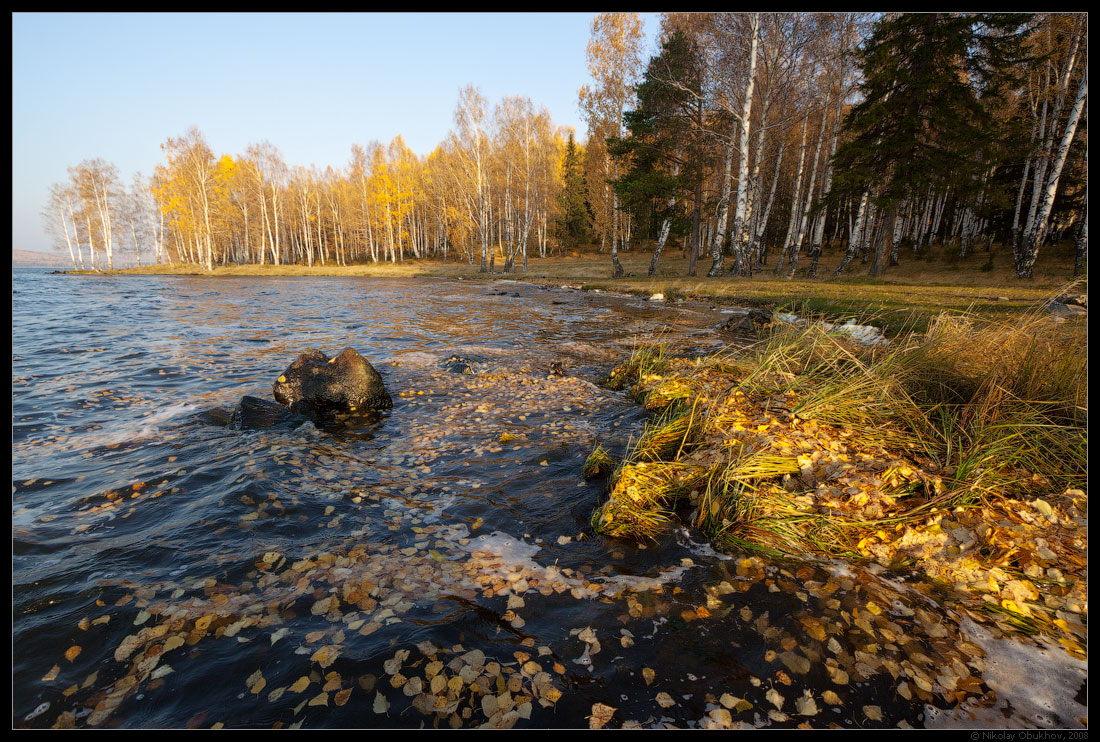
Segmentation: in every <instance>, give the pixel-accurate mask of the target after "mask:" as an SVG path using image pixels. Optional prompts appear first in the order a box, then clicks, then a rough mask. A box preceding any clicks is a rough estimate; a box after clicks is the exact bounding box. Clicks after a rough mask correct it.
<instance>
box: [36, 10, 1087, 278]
mask: <svg viewBox="0 0 1100 742" xmlns="http://www.w3.org/2000/svg"><path fill="white" fill-rule="evenodd" d="M658 38H659V41H660V49H659V50H657V52H656V54H655V55H654V56H652V57H651V58H649V59H645V58H644V57H645V53H644V51H643V46H644V39H645V37H644V34H643V29H642V24H641V21H640V19H639V17H638V16H637V14H632V13H603V14H599V15H597V16H596V17H595V18H594V20H593V22H592V28H591V37H590V41H589V43H588V47H587V51H586V61H587V64H588V70H589V79H588V80H587V81H586V82H585V84H584V85H583V86H582V87H581V88H580V90H579V91H578V105H579V107H580V110H581V112H582V116H583V120H584V121H585V122H586V125H587V131H586V132H584V136H583V137H581V136H579V135H578V133H576V132H574V131H573V130H572V129H571V128H568V127H562V126H559V125H556V124H555V123H554V121H553V120H552V119H551V116H550V113H549V111H548V110H547V109H545V108H540V107H539V106H538V105H537V104H536V103H534V102H532V100H531V99H530V98H529V97H525V96H521V95H517V96H510V97H505V98H503V99H502V100H500V101H497V102H495V103H493V102H491V101H489V100H487V99H486V98H485V96H484V95H483V94H482V93H481V92H480V90H479V89H478V88H477V87H475V86H473V85H470V86H467V87H466V88H464V89H463V90H461V91H460V93H459V95H458V100H457V102H456V105H455V109H454V120H453V127H452V129H451V131H450V132H449V133H448V135H447V137H446V138H445V139H444V141H442V142H440V143H439V144H438V145H437V146H436V148H435V149H434V150H433V151H432V152H430V153H427V154H417V153H415V152H413V151H412V150H411V149H410V148H409V147H408V146H407V145H406V144H405V142H404V140H403V139H402V137H401V136H400V135H397V136H395V137H394V138H393V139H392V140H391V141H390V142H389V143H388V144H383V143H381V142H378V141H373V142H370V143H369V144H367V145H366V146H362V145H359V144H353V145H351V152H350V157H349V160H348V162H347V163H346V164H345V165H343V166H332V165H328V166H325V167H324V168H323V169H322V168H320V167H317V166H310V167H304V166H300V165H299V166H292V165H290V164H289V163H287V162H286V161H285V160H284V158H283V156H282V154H281V153H280V151H279V148H278V147H277V146H276V145H275V144H272V143H271V142H268V141H260V142H258V143H255V144H252V145H250V146H249V147H247V148H246V149H245V151H244V152H242V153H237V154H221V155H219V154H218V153H216V152H215V151H214V150H213V149H212V148H211V147H210V145H209V143H208V142H207V140H206V137H205V135H204V134H203V132H202V131H201V130H200V129H199V128H198V127H191V128H189V129H188V130H187V131H186V132H185V133H184V134H183V135H181V136H178V137H169V138H167V139H166V140H165V141H164V143H163V144H162V145H161V149H162V151H163V161H162V162H161V163H160V164H159V165H157V166H156V168H155V171H154V172H153V173H152V174H150V175H143V174H141V173H136V174H134V175H133V177H132V179H131V180H130V182H129V184H127V183H125V182H124V180H123V177H122V175H121V174H120V173H119V171H118V168H117V167H116V166H114V165H113V164H112V163H110V162H107V161H104V160H102V159H88V160H85V161H83V162H81V163H79V164H76V165H74V166H72V167H71V168H69V172H68V175H69V177H68V179H67V180H66V181H64V182H60V183H55V184H54V185H53V186H51V188H50V192H49V197H48V201H47V205H46V207H45V208H44V210H43V214H42V215H43V220H44V224H45V227H46V229H47V231H48V232H49V233H50V234H51V235H52V236H53V238H54V244H55V247H56V248H57V249H58V250H60V251H62V252H66V253H67V254H68V256H69V257H70V258H71V260H72V265H73V268H74V270H86V269H90V270H102V269H112V268H114V262H115V259H116V258H117V257H118V256H119V255H120V254H123V253H124V254H126V255H127V259H128V261H129V262H132V261H136V262H137V264H138V265H148V264H165V263H188V264H195V265H198V266H201V267H202V268H203V269H205V270H213V269H214V267H215V266H221V265H233V264H236V265H243V264H258V265H267V264H270V265H293V264H297V265H305V266H314V265H334V266H345V265H352V264H364V263H379V262H391V263H396V262H400V261H406V260H436V261H443V262H447V261H461V262H465V263H468V264H469V265H471V266H472V265H475V264H476V265H477V267H478V270H479V271H480V272H485V273H500V272H506V273H507V272H515V271H527V270H528V260H529V258H535V257H537V258H539V259H544V258H549V257H554V256H563V255H566V254H567V253H568V252H575V251H582V252H583V251H590V252H598V253H600V254H604V255H606V256H607V259H608V261H609V268H610V270H611V271H613V275H614V276H615V277H618V276H621V275H622V274H623V269H622V266H621V264H620V260H619V255H620V253H621V252H624V251H646V252H647V253H651V255H652V257H651V259H650V262H649V273H650V275H651V276H652V275H654V274H655V272H656V270H657V268H658V265H659V261H660V258H661V256H662V254H663V253H664V251H665V250H668V249H679V250H680V251H681V255H682V256H683V257H684V258H686V259H687V264H686V270H687V273H688V275H692V276H694V275H696V274H697V272H702V273H705V275H707V276H724V275H731V274H732V275H738V276H752V275H759V274H762V273H765V272H767V273H771V274H774V275H775V276H781V277H787V278H793V277H795V276H796V275H798V276H801V277H805V278H814V277H816V276H818V275H819V273H821V274H822V275H824V274H826V273H830V274H835V275H841V274H843V273H845V272H847V273H854V272H856V271H857V270H866V272H867V273H868V274H869V275H870V276H872V277H875V276H882V275H883V274H884V273H885V272H886V271H888V270H889V268H890V267H891V266H896V265H899V264H900V263H901V262H902V261H906V260H928V259H933V257H932V252H931V251H932V247H933V245H935V246H936V247H937V252H936V255H935V259H944V258H945V256H952V255H957V256H958V257H960V258H966V257H967V256H969V255H974V254H977V253H983V252H984V253H989V254H990V256H992V254H993V253H994V252H995V251H997V252H999V253H1001V254H1003V255H1005V260H1008V259H1009V258H1008V256H1009V255H1010V256H1011V259H1010V262H1011V265H1012V271H1013V273H1014V275H1015V276H1017V277H1019V278H1030V277H1031V276H1032V274H1033V269H1034V265H1035V262H1036V260H1037V259H1039V257H1040V255H1041V254H1042V251H1043V249H1044V248H1045V247H1047V246H1049V245H1052V244H1056V243H1060V242H1062V241H1064V240H1067V239H1070V240H1073V241H1074V243H1075V251H1076V264H1075V273H1082V272H1084V270H1085V265H1086V260H1087V251H1088V211H1087V198H1088V155H1087V145H1088V121H1087V105H1086V103H1087V96H1088V33H1087V17H1086V16H1085V15H1084V14H1066V13H1036V14H1016V13H1013V14H1008V13H887V14H872V13H805V14H789V13H783V14H779V13H665V14H663V15H662V17H661V27H660V31H659V35H658ZM825 252H828V254H829V255H830V257H832V258H834V259H833V260H832V261H831V262H829V263H828V266H827V267H826V266H825V265H824V264H822V263H821V262H820V259H821V257H822V255H823V254H824V253H825ZM708 259H709V262H705V261H708ZM857 259H858V260H857ZM990 260H992V257H990ZM853 261H856V262H853ZM860 266H862V268H861V267H860Z"/></svg>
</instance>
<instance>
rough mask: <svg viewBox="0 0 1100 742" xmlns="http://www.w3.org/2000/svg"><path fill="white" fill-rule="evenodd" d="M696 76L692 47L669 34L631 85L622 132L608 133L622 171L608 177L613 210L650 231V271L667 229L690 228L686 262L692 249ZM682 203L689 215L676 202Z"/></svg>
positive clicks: (698, 124) (698, 179) (698, 144)
mask: <svg viewBox="0 0 1100 742" xmlns="http://www.w3.org/2000/svg"><path fill="white" fill-rule="evenodd" d="M701 78H702V75H701V70H700V59H699V54H698V49H697V48H695V45H694V44H693V43H692V42H691V41H690V40H689V39H688V38H687V37H686V36H685V35H684V34H683V33H682V32H680V31H676V32H674V33H672V34H671V35H670V36H669V38H668V39H667V40H666V41H665V42H664V44H662V48H661V53H660V54H659V55H658V56H656V57H654V58H652V59H651V60H650V61H649V65H648V67H647V68H646V73H645V76H644V78H643V79H642V81H641V82H640V83H639V84H638V86H637V88H636V92H637V96H638V105H637V107H636V108H635V109H634V110H633V111H626V112H625V113H624V114H623V122H624V124H625V126H626V129H627V135H626V136H625V137H623V138H621V139H614V138H609V139H608V151H609V152H610V153H611V154H612V155H613V156H614V157H616V158H617V160H618V162H619V163H620V168H621V172H622V175H621V176H620V177H619V178H617V179H616V180H615V181H614V182H613V185H614V187H615V193H616V195H617V196H618V198H619V203H620V208H621V209H622V210H624V211H628V212H630V214H631V215H632V216H633V217H634V219H635V221H636V223H637V224H638V228H639V231H640V232H642V233H646V234H651V235H652V234H653V233H654V230H656V232H657V247H656V249H655V251H654V254H653V260H652V261H651V263H650V268H649V275H653V274H654V273H655V271H656V266H657V260H658V259H659V258H660V254H661V250H662V249H663V248H664V245H665V241H666V240H667V238H668V237H669V235H671V234H683V233H685V232H686V231H687V229H688V228H689V227H690V228H691V235H692V238H691V250H692V262H691V265H692V266H694V260H695V257H696V255H697V254H698V243H699V239H700V234H701V232H700V229H699V225H698V222H699V217H700V212H701V209H702V196H703V188H702V185H703V178H704V175H705V166H706V162H707V156H708V152H707V150H706V144H707V141H706V139H707V131H706V129H705V128H704V124H705V121H704V116H705V114H706V111H705V109H704V107H703V103H702V101H703V97H702V90H701V85H702V79H701ZM689 202H690V203H691V204H692V218H691V220H690V221H688V219H687V218H686V215H685V213H684V212H685V209H684V206H683V205H684V204H686V203H689Z"/></svg>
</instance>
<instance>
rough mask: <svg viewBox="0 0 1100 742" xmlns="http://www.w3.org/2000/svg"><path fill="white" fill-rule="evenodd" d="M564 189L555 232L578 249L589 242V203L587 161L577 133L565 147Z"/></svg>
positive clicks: (559, 203)
mask: <svg viewBox="0 0 1100 742" xmlns="http://www.w3.org/2000/svg"><path fill="white" fill-rule="evenodd" d="M561 175H562V182H563V188H562V191H561V193H560V194H559V195H558V214H559V215H558V220H557V224H556V225H555V232H556V234H557V236H558V239H560V240H561V243H562V244H563V245H564V246H565V247H566V248H570V249H572V248H576V247H577V246H579V245H581V244H583V243H586V242H588V240H589V231H588V222H589V219H590V215H589V212H588V202H587V201H586V199H585V188H584V157H583V155H582V154H581V152H580V150H579V149H578V147H577V142H576V140H575V138H574V137H573V132H569V139H568V141H566V143H565V154H564V156H563V157H562V173H561Z"/></svg>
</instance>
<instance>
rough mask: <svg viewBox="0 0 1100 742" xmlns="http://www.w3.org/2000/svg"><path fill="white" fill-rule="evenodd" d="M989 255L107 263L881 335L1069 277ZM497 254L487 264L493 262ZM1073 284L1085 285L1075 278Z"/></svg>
mask: <svg viewBox="0 0 1100 742" xmlns="http://www.w3.org/2000/svg"><path fill="white" fill-rule="evenodd" d="M994 250H995V252H994V254H993V258H992V259H991V258H990V256H989V254H987V253H978V254H975V255H973V256H971V257H969V258H967V259H965V260H958V259H952V257H951V253H952V251H951V250H950V249H946V248H937V249H936V251H934V252H933V254H932V258H933V260H931V261H929V260H918V259H913V258H911V257H910V256H905V260H904V261H903V262H902V264H901V265H899V266H896V267H893V268H890V269H889V270H888V271H887V272H886V274H885V277H884V278H881V279H870V278H867V277H866V275H865V274H866V270H865V266H860V265H859V264H855V265H853V266H852V270H851V271H850V272H849V274H848V275H845V276H842V277H840V278H834V277H833V276H832V269H833V267H835V265H836V264H837V263H838V262H839V260H840V254H839V253H837V252H834V253H826V255H825V257H824V258H823V259H822V264H821V270H820V272H819V275H820V277H819V278H816V279H808V278H806V277H805V270H804V269H803V270H802V271H800V273H799V274H798V275H797V276H796V277H795V279H794V280H790V281H788V280H786V279H783V278H776V277H775V276H774V275H773V274H772V273H771V272H770V271H765V272H764V273H761V274H758V275H756V276H753V277H751V278H738V277H731V276H725V277H722V278H705V277H703V276H702V275H701V274H704V273H705V272H706V268H707V267H708V265H709V262H708V261H704V262H702V263H700V264H699V265H698V266H697V268H698V272H699V273H700V276H697V277H691V276H687V275H686V274H687V260H686V259H684V257H683V256H682V255H681V254H679V253H678V252H669V253H666V255H665V256H664V257H663V258H662V262H661V264H660V265H659V268H658V271H657V274H656V275H655V276H654V277H652V278H650V277H648V276H647V275H646V274H647V270H648V267H649V259H650V252H649V251H644V250H634V251H631V252H625V253H621V255H620V257H621V260H622V263H623V266H624V268H625V269H626V271H627V276H626V277H625V278H622V279H618V280H614V279H612V278H611V268H610V260H609V258H608V256H607V255H601V254H597V253H594V252H574V253H571V254H570V255H569V256H568V257H554V258H546V259H540V258H531V259H530V262H529V270H528V272H527V273H522V272H517V273H509V274H502V273H495V274H492V275H486V274H484V273H478V272H477V266H476V265H470V264H468V263H464V262H455V261H450V262H448V263H443V262H441V261H434V260H419V261H418V260H406V261H403V262H399V263H377V264H374V263H369V264H363V265H349V266H337V265H327V266H320V265H314V266H312V267H309V266H301V265H282V266H274V265H240V266H218V267H216V268H215V269H214V270H213V271H211V272H207V271H204V270H202V269H201V268H200V267H199V266H196V265H157V266H145V267H142V268H130V269H126V270H122V271H114V273H116V274H129V275H151V274H161V275H210V276H342V277H360V276H363V277H365V276H380V277H408V276H434V277H448V278H480V279H486V278H489V279H513V280H524V281H531V282H534V283H549V284H568V285H572V286H577V287H581V288H585V289H588V290H600V291H614V292H621V293H631V294H637V295H644V296H650V295H652V294H655V293H662V294H664V295H665V296H666V297H667V298H669V299H679V298H690V299H698V300H703V301H710V302H714V303H719V304H726V305H739V306H745V305H757V306H768V307H774V308H778V309H782V310H786V311H790V312H794V313H796V314H801V315H821V316H824V317H828V318H830V319H834V320H835V319H848V318H857V319H858V320H859V321H860V322H861V323H864V324H874V325H877V326H880V327H883V328H884V329H885V330H886V331H887V333H888V334H890V335H898V334H901V333H903V332H905V331H907V330H919V331H923V330H926V329H927V328H928V325H929V323H930V322H931V320H932V319H933V318H934V317H935V316H936V315H938V314H939V313H941V312H951V313H962V312H969V313H972V314H978V315H981V316H985V317H990V318H994V319H1008V318H1012V317H1017V316H1019V315H1020V314H1021V313H1022V312H1024V311H1027V310H1028V309H1030V308H1032V307H1033V306H1035V304H1036V303H1038V302H1041V301H1043V300H1045V299H1048V298H1049V297H1051V296H1053V295H1055V294H1057V293H1058V291H1059V289H1060V287H1062V286H1063V285H1064V284H1065V283H1067V282H1068V281H1069V280H1071V278H1072V273H1073V250H1072V245H1069V244H1068V243H1067V244H1064V245H1061V246H1058V247H1056V248H1049V249H1048V250H1047V251H1046V252H1045V253H1044V254H1043V255H1042V258H1041V260H1040V262H1039V263H1038V264H1037V265H1036V271H1035V278H1034V279H1033V280H1031V281H1020V280H1018V279H1016V278H1014V277H1013V275H1012V272H1011V265H1010V256H1009V255H1008V254H1007V253H1006V252H1005V250H1004V248H1002V247H1000V246H995V248H994ZM503 262H504V261H503V260H499V261H498V263H497V265H498V266H501V265H503ZM1081 290H1082V291H1083V290H1085V288H1084V285H1083V286H1082V288H1081Z"/></svg>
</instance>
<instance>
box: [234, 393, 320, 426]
mask: <svg viewBox="0 0 1100 742" xmlns="http://www.w3.org/2000/svg"><path fill="white" fill-rule="evenodd" d="M295 421H298V422H304V421H305V418H303V417H302V416H301V415H297V414H295V413H293V412H291V411H290V410H289V409H287V408H286V407H284V406H283V405H281V404H278V403H276V402H271V401H268V400H266V399H260V398H259V397H250V396H244V397H241V401H240V402H238V403H237V406H236V407H235V408H233V413H232V414H231V415H230V416H229V420H228V422H227V423H226V424H227V426H228V427H230V428H232V429H233V430H253V429H256V428H270V427H273V426H275V425H282V424H285V423H291V422H295Z"/></svg>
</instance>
